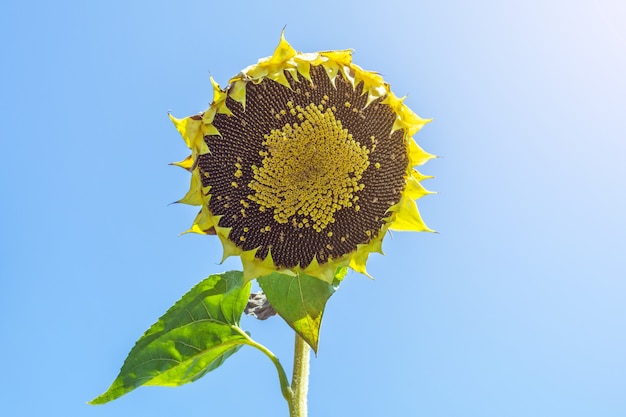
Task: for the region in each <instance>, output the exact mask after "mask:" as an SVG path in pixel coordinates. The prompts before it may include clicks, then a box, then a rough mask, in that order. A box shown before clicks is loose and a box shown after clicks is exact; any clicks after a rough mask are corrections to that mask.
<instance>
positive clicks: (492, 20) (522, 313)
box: [0, 0, 626, 417]
mask: <svg viewBox="0 0 626 417" xmlns="http://www.w3.org/2000/svg"><path fill="white" fill-rule="evenodd" d="M625 21H626V6H625V5H624V2H621V1H618V0H614V1H610V0H599V1H586V2H584V1H540V0H527V1H524V2H501V1H495V0H490V1H489V0H476V1H471V2H469V1H468V2H462V1H439V2H435V1H429V2H420V1H405V2H400V1H387V2H382V1H354V2H340V1H323V0H318V1H310V2H297V1H290V2H283V1H275V2H270V1H267V2H258V3H255V2H247V1H244V0H239V1H228V2H211V1H178V2H174V1H157V0H153V1H129V2H127V1H113V0H108V1H92V2H68V1H54V2H42V1H23V2H22V1H5V2H3V3H2V5H1V6H0V35H1V39H2V65H1V70H0V71H1V74H2V76H1V77H0V88H1V98H0V100H1V101H0V106H1V109H0V117H1V118H2V123H1V125H0V129H1V136H0V137H1V143H0V156H1V158H2V163H1V164H0V195H1V198H2V204H1V205H0V210H1V213H2V215H1V216H0V357H1V358H2V376H1V377H0V414H1V415H5V416H88V417H91V416H93V417H97V416H133V415H134V416H137V415H140V416H155V417H156V416H172V415H194V416H196V415H197V416H210V415H220V416H224V415H229V416H249V415H254V416H281V415H283V416H286V415H287V407H286V405H285V403H284V401H283V400H282V397H281V396H280V393H279V389H278V382H277V378H276V375H275V372H274V369H273V368H272V365H271V363H270V362H269V361H268V360H267V359H266V358H265V357H264V356H263V355H262V354H261V353H259V352H257V351H255V350H253V349H251V348H244V349H242V350H241V351H240V353H238V354H237V355H236V356H234V357H232V358H231V359H229V360H228V361H227V362H226V364H225V365H224V366H223V367H221V368H220V369H218V370H217V371H216V372H214V373H212V374H209V375H207V376H206V377H204V378H203V379H202V380H200V381H199V382H197V383H194V384H190V385H186V386H184V387H181V388H177V389H172V388H161V387H144V388H140V389H138V390H136V391H134V392H132V393H130V394H129V395H127V396H125V397H123V398H121V399H119V400H117V401H115V402H113V403H110V404H107V405H104V406H98V407H94V406H89V405H86V402H87V401H88V400H90V399H91V398H93V397H95V396H96V395H98V394H100V393H101V392H102V391H104V390H105V389H106V388H107V387H108V385H109V384H110V383H111V382H112V380H113V379H114V378H115V376H116V375H117V372H118V370H119V367H120V365H121V364H122V361H123V360H124V358H125V356H126V354H127V352H128V351H129V349H130V348H131V347H132V345H133V343H134V342H135V340H136V339H137V338H138V337H139V336H140V335H141V334H142V332H143V331H144V330H145V329H147V328H148V326H150V324H151V323H153V322H154V321H155V320H156V319H157V318H158V317H159V316H160V315H161V314H162V313H163V312H164V311H165V310H166V309H167V308H168V307H169V306H170V305H171V304H172V303H173V302H174V301H176V300H177V299H178V298H179V297H180V296H181V295H182V294H183V293H184V292H186V291H187V290H188V289H189V288H191V287H192V286H193V285H194V284H195V283H196V282H198V281H199V280H200V279H202V278H204V277H206V276H207V275H209V274H210V273H215V272H220V271H222V270H226V269H236V268H239V263H238V261H237V260H231V261H228V262H227V263H225V264H224V265H218V264H217V263H218V261H219V259H220V257H221V248H220V246H219V243H218V242H217V241H216V240H215V239H214V238H211V237H205V236H195V235H185V236H182V237H179V236H178V233H179V232H181V231H183V230H185V229H186V228H187V227H188V226H189V225H190V223H191V221H192V219H193V217H194V215H195V211H196V209H195V208H193V207H187V206H178V205H173V206H168V203H170V202H172V201H174V200H177V199H178V198H180V197H182V195H183V194H184V193H185V191H186V188H187V186H188V174H187V173H186V172H184V171H183V170H180V169H178V168H175V167H169V166H168V165H167V163H168V162H170V161H176V160H180V159H182V158H184V157H185V156H186V155H187V150H186V148H185V145H184V143H183V141H182V140H181V139H180V137H179V135H178V133H177V132H176V130H175V129H174V127H173V126H172V125H171V123H170V121H169V120H168V118H167V111H168V110H171V111H172V112H173V114H174V115H176V116H178V117H183V116H186V115H190V114H193V113H196V112H199V111H201V110H203V109H204V108H206V107H207V106H208V103H209V102H210V101H211V98H212V93H211V86H210V83H209V74H211V75H212V76H213V77H214V78H215V79H216V80H217V81H218V82H220V83H221V84H222V85H225V84H226V82H227V80H228V79H229V77H230V76H232V75H234V74H236V73H237V72H238V71H239V70H240V69H241V68H243V67H245V66H247V65H249V64H251V63H254V62H256V60H257V59H258V58H260V57H264V56H267V55H270V54H271V53H272V52H273V50H274V48H275V46H276V44H277V42H278V39H279V35H280V31H281V29H282V28H283V26H284V25H287V29H286V35H287V39H288V40H289V41H290V42H291V44H292V45H293V46H294V47H295V48H296V49H298V50H302V51H307V52H310V51H317V50H328V49H344V48H354V50H355V55H354V62H355V63H357V64H359V65H361V66H362V67H364V68H366V69H371V70H376V71H379V72H381V73H382V74H383V75H384V77H385V79H386V80H387V81H388V82H389V83H390V84H391V87H392V90H393V91H394V92H395V93H396V94H397V95H404V94H408V98H407V100H406V103H407V104H408V105H409V106H410V107H411V108H412V109H414V110H415V111H416V112H417V113H418V114H420V115H422V116H423V117H433V118H434V119H435V121H434V122H433V123H431V124H430V125H428V126H426V127H425V128H424V129H423V130H422V131H421V132H420V133H418V135H417V136H416V139H417V141H418V142H419V143H420V144H421V145H422V146H423V147H424V148H425V149H427V150H428V151H430V152H432V153H435V154H438V155H441V156H443V158H440V159H437V160H433V161H431V162H429V163H428V164H427V165H426V166H424V167H423V169H422V171H423V172H424V173H426V174H431V175H435V176H436V179H434V180H429V181H428V183H427V186H428V187H429V188H430V189H433V190H437V191H438V192H439V194H438V195H435V196H428V197H425V198H423V199H422V200H420V201H419V206H420V209H421V211H422V214H423V217H424V218H425V220H426V221H427V223H428V224H429V226H431V227H432V228H434V229H436V230H438V231H439V232H440V234H437V235H433V234H413V233H410V234H404V233H395V234H394V235H393V236H392V237H391V238H388V239H386V241H385V244H384V249H385V251H386V252H387V256H385V257H383V256H379V255H373V256H372V257H371V260H370V263H369V265H368V267H369V271H370V272H371V274H372V275H374V276H375V277H376V280H375V281H371V280H369V279H367V278H366V277H364V276H361V275H358V274H356V273H351V274H350V275H349V276H348V278H347V280H346V281H345V283H344V284H343V285H342V287H341V289H340V291H339V292H338V293H337V294H336V295H335V296H334V297H333V298H332V299H331V300H330V303H329V306H328V308H327V311H326V315H325V320H324V323H323V326H322V335H321V344H320V350H319V356H318V357H317V358H315V359H314V360H313V361H312V371H311V386H310V415H311V416H312V417H314V416H346V415H348V416H352V415H354V416H464V417H466V416H480V417H488V416H493V417H501V416H520V417H527V416H545V417H553V416H568V417H573V416H607V417H608V416H624V415H626V395H625V392H626V332H625V325H626V304H625V301H626V282H625V278H626V260H625V258H626V249H625V248H626V245H625V244H624V237H625V235H626V215H625V213H626V198H625V197H626V195H625V191H624V189H625V186H624V182H625V180H626V157H625V154H626V145H625V140H626V76H625V74H626V29H625V25H624V22H625ZM243 326H244V327H245V328H247V329H248V330H249V331H251V333H252V335H253V336H254V337H255V338H256V339H257V340H259V341H260V342H262V343H264V344H265V345H267V346H268V347H269V348H270V349H272V350H273V351H274V352H275V353H276V354H277V355H278V356H279V357H280V358H281V360H282V362H283V363H284V364H285V366H286V367H287V368H289V369H290V362H291V350H292V332H291V331H290V329H289V328H288V327H287V326H286V325H285V324H284V323H283V322H282V321H281V320H280V319H278V318H274V319H272V320H268V321H267V322H258V321H256V320H254V319H250V318H245V319H244V321H243Z"/></svg>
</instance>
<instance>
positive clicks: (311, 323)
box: [257, 268, 347, 353]
mask: <svg viewBox="0 0 626 417" xmlns="http://www.w3.org/2000/svg"><path fill="white" fill-rule="evenodd" d="M346 272H347V268H338V269H337V272H336V273H335V280H334V281H333V283H332V285H331V284H328V283H327V282H325V281H322V280H321V279H319V278H315V277H312V276H309V275H305V274H298V275H296V276H292V275H285V274H279V273H277V272H274V273H272V274H269V275H266V276H264V277H261V278H257V282H258V283H259V285H260V286H261V288H262V289H263V292H264V293H265V296H266V297H267V299H268V301H269V302H270V304H271V305H272V307H273V308H274V310H276V312H277V313H278V314H279V315H280V316H281V317H282V318H283V319H284V320H285V321H286V322H287V324H289V326H291V327H292V328H293V329H294V330H295V331H296V332H297V333H298V334H299V335H300V336H301V337H302V338H303V339H304V340H305V341H306V342H307V343H308V344H309V346H311V348H312V349H313V351H315V352H316V353H317V347H318V342H319V331H320V326H321V324H322V316H323V314H324V308H325V306H326V302H327V301H328V299H329V298H330V296H331V295H333V294H334V292H335V290H336V289H337V286H338V285H339V282H340V281H341V280H342V279H343V277H344V276H345V275H346Z"/></svg>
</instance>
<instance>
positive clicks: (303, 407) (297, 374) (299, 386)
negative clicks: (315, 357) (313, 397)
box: [289, 333, 310, 417]
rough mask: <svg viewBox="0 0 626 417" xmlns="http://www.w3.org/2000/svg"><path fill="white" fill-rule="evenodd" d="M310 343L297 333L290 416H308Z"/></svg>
mask: <svg viewBox="0 0 626 417" xmlns="http://www.w3.org/2000/svg"><path fill="white" fill-rule="evenodd" d="M309 354H310V348H309V345H308V344H307V343H306V342H305V341H304V339H302V338H301V337H300V335H299V334H298V333H296V343H295V348H294V355H293V377H292V378H291V392H292V397H291V401H290V402H289V417H307V400H306V399H307V392H308V390H309V356H310V355H309Z"/></svg>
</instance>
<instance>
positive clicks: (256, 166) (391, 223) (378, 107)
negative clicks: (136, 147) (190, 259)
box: [170, 34, 433, 283]
mask: <svg viewBox="0 0 626 417" xmlns="http://www.w3.org/2000/svg"><path fill="white" fill-rule="evenodd" d="M211 82H212V84H213V90H214V98H213V102H212V103H211V105H210V107H209V108H208V110H206V111H205V112H203V113H200V114H197V115H194V116H190V117H186V118H184V119H176V118H174V117H172V116H171V115H170V118H171V119H172V121H173V122H174V124H175V125H176V128H177V129H178V131H179V132H180V134H181V135H182V136H183V138H184V140H185V143H186V144H187V146H188V147H189V148H190V149H191V155H190V156H189V157H187V159H185V160H183V161H181V162H177V163H174V164H175V165H178V166H180V167H182V168H185V169H187V170H188V171H190V172H191V185H190V189H189V191H188V192H187V194H186V195H185V196H184V198H182V199H181V200H180V201H179V202H180V203H185V204H191V205H197V206H201V210H200V212H199V214H198V215H197V217H196V218H195V220H194V222H193V225H192V227H191V229H190V230H189V232H196V233H203V234H214V235H217V236H218V237H219V239H220V241H221V242H222V245H223V248H224V256H223V259H222V260H224V259H226V258H227V257H229V256H240V257H241V260H242V264H243V269H244V276H245V278H246V279H247V280H251V279H254V278H257V277H261V276H265V275H268V274H270V273H272V272H275V271H278V272H281V273H287V274H290V275H293V274H298V273H304V274H308V275H311V276H314V277H317V278H319V279H322V280H324V281H326V282H329V283H330V282H332V280H333V277H334V275H335V271H336V270H337V268H339V267H346V266H349V267H350V268H352V269H353V270H355V271H358V272H361V273H363V274H367V272H366V268H365V265H366V261H367V258H368V256H369V254H370V253H371V252H380V253H382V252H381V244H382V240H383V237H384V236H385V234H386V233H387V231H388V230H405V231H431V230H430V229H429V228H428V227H427V226H426V225H425V224H424V222H423V221H422V218H421V217H420V214H419V212H418V209H417V206H416V204H415V200H416V199H418V198H420V197H422V196H423V195H425V194H429V193H430V192H429V191H427V190H426V189H424V188H423V187H422V185H421V184H420V182H421V181H422V180H423V179H425V178H430V177H427V176H424V175H422V174H420V173H419V172H418V171H416V170H415V169H414V168H413V167H414V166H416V165H421V164H423V163H425V162H426V161H428V160H429V159H430V158H432V157H433V155H431V154H429V153H427V152H425V151H423V150H422V149H421V148H420V147H419V146H418V145H417V144H416V143H415V142H414V140H413V135H414V134H415V133H416V132H417V131H418V130H420V129H421V128H422V126H424V125H425V124H426V123H428V122H429V121H430V120H427V119H422V118H420V117H419V116H417V115H416V114H415V113H414V112H412V111H411V110H410V109H409V108H408V107H407V106H406V105H405V104H403V98H398V97H396V96H395V95H394V94H393V93H392V92H391V91H390V89H389V85H388V84H386V83H385V82H384V80H383V78H382V77H381V76H380V75H378V74H377V73H374V72H370V71H365V70H363V69H362V68H360V67H358V66H357V65H355V64H353V63H352V52H351V51H350V50H343V51H326V52H317V53H298V52H296V51H295V50H294V49H293V48H292V46H291V45H290V44H289V43H288V42H287V41H286V40H285V38H284V34H283V35H281V39H280V43H279V44H278V47H277V48H276V50H275V51H274V54H273V55H272V56H270V57H268V58H264V59H261V60H259V61H258V63H257V64H255V65H251V66H249V67H247V68H245V69H243V70H242V71H241V72H240V73H239V74H238V75H236V76H235V77H233V78H232V79H230V81H229V84H228V86H227V87H226V88H225V89H222V88H220V87H219V86H218V85H217V83H216V82H215V81H214V80H213V79H212V78H211Z"/></svg>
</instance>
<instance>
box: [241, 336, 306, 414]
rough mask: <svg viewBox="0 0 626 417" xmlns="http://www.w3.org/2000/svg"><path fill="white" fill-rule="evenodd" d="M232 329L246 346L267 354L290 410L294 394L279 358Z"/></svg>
mask: <svg viewBox="0 0 626 417" xmlns="http://www.w3.org/2000/svg"><path fill="white" fill-rule="evenodd" d="M232 328H233V329H235V331H237V333H239V334H240V335H242V336H243V337H245V338H246V344H247V345H248V346H252V347H255V348H257V349H259V350H260V351H261V352H263V353H265V355H266V356H267V357H268V358H270V360H271V361H272V363H273V364H274V366H275V367H276V371H277V372H278V379H279V380H280V391H281V392H282V394H283V397H284V398H285V400H287V403H288V404H290V406H289V408H290V409H291V401H292V397H293V393H292V391H291V387H290V386H289V380H288V379H287V374H286V373H285V370H284V369H283V366H282V365H281V364H280V361H279V360H278V358H277V357H276V356H275V355H274V354H273V353H272V351H270V350H269V349H268V348H266V347H265V346H263V345H262V344H260V343H257V342H255V341H254V340H253V339H252V338H251V337H250V336H248V334H247V333H246V332H244V331H243V330H242V329H241V328H239V327H238V326H232ZM305 415H306V414H305Z"/></svg>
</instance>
